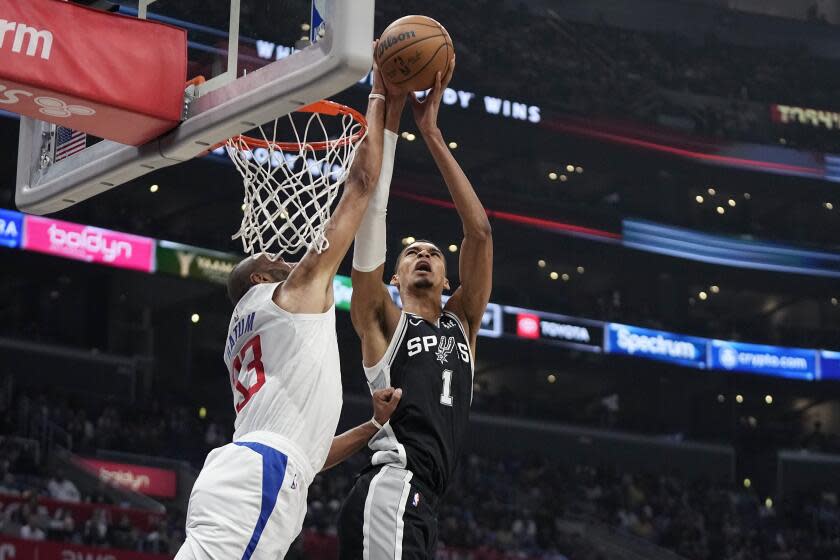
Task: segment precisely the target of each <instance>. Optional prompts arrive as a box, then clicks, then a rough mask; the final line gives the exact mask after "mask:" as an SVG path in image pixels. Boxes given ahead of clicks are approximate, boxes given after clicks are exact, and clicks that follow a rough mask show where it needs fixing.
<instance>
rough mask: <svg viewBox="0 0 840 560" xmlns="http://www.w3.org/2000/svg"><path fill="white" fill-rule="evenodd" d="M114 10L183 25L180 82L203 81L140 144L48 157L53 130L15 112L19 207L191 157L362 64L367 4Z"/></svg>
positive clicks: (308, 98)
mask: <svg viewBox="0 0 840 560" xmlns="http://www.w3.org/2000/svg"><path fill="white" fill-rule="evenodd" d="M119 8H120V13H122V14H123V15H128V16H131V17H144V18H148V19H151V20H157V21H162V22H164V23H168V24H170V25H175V26H178V27H183V28H184V29H186V30H187V38H188V58H189V62H188V76H187V78H188V79H189V78H193V77H196V76H198V75H201V76H203V77H204V79H205V81H204V82H203V83H200V84H198V85H196V86H194V87H190V88H188V89H187V92H186V93H185V105H184V118H183V120H182V122H181V124H180V126H178V127H176V128H175V129H174V130H172V131H170V132H168V133H166V134H164V135H163V136H161V137H159V138H156V139H155V140H153V141H151V142H148V143H146V144H144V145H142V146H127V145H123V144H119V143H116V142H112V141H109V140H103V141H100V142H97V143H94V144H92V145H89V146H88V147H87V148H85V149H84V150H82V151H80V152H78V153H75V154H73V155H71V156H69V157H66V158H64V159H61V160H60V161H58V162H54V158H53V154H54V151H55V138H56V129H55V126H54V125H51V124H49V123H46V122H43V121H39V120H36V119H31V118H27V117H21V127H20V138H19V143H18V171H17V185H16V197H15V201H16V204H17V206H18V207H19V208H20V209H21V210H24V211H26V212H29V213H33V214H47V213H50V212H55V211H58V210H61V209H63V208H66V207H68V206H70V205H73V204H76V203H78V202H80V201H82V200H86V199H88V198H90V197H92V196H95V195H96V194H99V193H101V192H103V191H105V190H108V189H111V188H113V187H115V186H117V185H120V184H123V183H125V182H128V181H130V180H132V179H135V178H137V177H140V176H142V175H145V174H147V173H150V172H152V171H154V170H156V169H159V168H162V167H166V166H170V165H175V164H177V163H180V162H182V161H186V160H189V159H192V158H194V157H196V156H198V155H200V154H202V153H204V152H206V151H207V150H208V149H209V148H211V147H212V146H215V145H218V144H219V143H220V142H223V141H225V140H226V139H228V138H230V137H232V136H236V135H238V134H240V133H243V132H245V131H248V130H251V129H253V128H254V127H255V126H256V125H260V124H263V123H266V122H269V121H272V120H273V119H275V118H276V117H279V116H282V115H285V114H288V113H290V112H292V111H294V110H295V109H297V108H299V107H301V106H304V105H308V104H310V103H312V102H314V101H318V100H320V99H324V98H328V97H330V96H331V95H334V94H336V93H338V92H340V91H342V90H343V89H345V88H347V87H349V86H350V85H352V84H354V83H355V82H357V81H358V80H359V79H360V78H362V77H363V76H364V75H365V74H366V73H367V72H368V71H369V70H370V66H371V54H372V53H371V41H372V39H373V9H374V0H353V1H352V2H347V1H344V0H315V2H314V3H313V2H311V1H308V0H219V1H218V2H203V1H201V0H130V1H126V2H120V5H119ZM313 21H314V23H315V25H314V26H313V25H312V23H313ZM310 35H313V36H315V38H316V39H318V40H317V41H315V42H311V41H310V40H309V39H310ZM84 40H89V39H87V38H85V39H84ZM103 48H107V46H103ZM185 86H186V84H185ZM88 143H89V144H91V142H90V141H89V142H88Z"/></svg>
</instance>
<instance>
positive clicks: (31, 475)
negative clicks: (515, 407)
mask: <svg viewBox="0 0 840 560" xmlns="http://www.w3.org/2000/svg"><path fill="white" fill-rule="evenodd" d="M27 400H28V401H29V402H30V403H37V407H38V410H40V411H41V412H42V413H45V414H46V415H47V417H48V418H50V419H51V421H53V422H62V423H64V425H65V427H66V429H67V431H68V433H71V434H74V435H73V438H74V441H78V442H79V445H80V446H81V447H80V449H85V450H87V451H93V450H95V449H101V448H104V449H120V448H121V447H122V446H123V445H124V444H125V441H124V440H126V439H127V440H129V441H131V442H132V450H133V451H139V452H146V453H149V454H152V455H162V456H166V457H173V456H175V455H170V453H171V452H172V451H173V450H175V449H176V448H178V447H179V446H182V445H184V444H185V443H186V441H187V440H188V439H198V440H200V441H201V445H199V446H197V447H196V451H200V452H201V453H203V452H204V451H206V450H207V449H210V448H212V447H215V446H217V445H221V444H223V443H224V442H226V441H228V439H229V437H230V432H229V431H227V430H225V429H224V428H221V427H219V425H218V424H216V423H214V422H206V421H205V422H200V421H198V420H193V419H192V417H191V415H189V414H187V413H186V409H185V411H184V412H179V411H178V409H177V407H167V408H168V409H171V414H162V415H160V417H161V420H160V425H159V426H156V427H155V428H148V429H149V430H150V432H149V434H146V435H144V436H143V437H141V438H137V437H133V436H136V434H137V433H139V431H140V424H141V423H142V422H141V419H145V420H146V421H147V423H148V418H149V417H150V416H149V415H148V413H141V412H140V410H139V409H136V410H135V409H133V408H132V407H121V408H119V409H118V408H117V407H114V406H104V407H102V408H101V409H99V413H98V414H95V413H92V414H90V416H89V418H92V419H93V420H88V419H87V418H88V416H83V417H81V418H79V417H78V416H77V415H78V414H80V412H79V411H78V410H76V412H75V413H71V410H73V407H71V406H70V405H69V404H68V403H66V402H63V401H60V400H59V404H57V405H56V404H54V401H53V400H50V399H47V398H46V397H44V396H39V397H34V398H32V397H23V396H22V397H20V398H17V399H16V402H17V403H18V404H19V405H20V403H21V402H26V401H27ZM23 406H24V407H26V406H30V405H26V404H25V405H23ZM6 412H8V411H6ZM18 412H20V411H18ZM20 419H21V417H20V416H19V417H18V418H15V419H12V420H8V419H7V421H5V422H4V427H5V428H9V429H10V430H12V432H15V431H18V430H17V426H16V422H17V421H19V420H20ZM604 421H605V422H608V424H611V423H613V422H614V421H615V419H614V418H612V417H610V418H606V417H605V418H604ZM74 423H75V424H78V425H79V426H78V427H73V424H74ZM100 432H101V433H100ZM121 438H122V440H121ZM155 438H161V439H162V440H167V438H169V443H170V444H171V447H167V443H166V442H165V441H164V442H160V441H155ZM27 441H30V440H23V443H21V441H19V440H14V439H10V438H7V439H5V440H3V443H2V444H1V445H0V532H2V533H3V534H6V535H12V536H16V537H18V538H25V539H35V540H37V539H50V540H62V541H67V542H73V543H79V544H86V545H92V546H103V547H110V548H121V549H129V550H139V551H146V552H156V553H163V554H171V553H173V552H174V551H175V550H177V547H178V546H179V544H180V542H181V540H182V539H183V532H182V531H183V525H182V522H183V521H182V518H181V519H179V517H178V516H177V515H175V513H174V512H173V513H172V514H170V515H169V516H168V517H162V518H161V519H160V520H159V522H158V523H157V525H156V526H153V527H149V528H147V530H145V531H144V530H141V529H139V528H138V527H136V526H133V525H132V523H131V521H130V520H129V518H128V517H127V516H124V515H120V514H119V509H115V506H114V505H112V504H111V505H109V503H108V502H109V499H108V498H107V496H106V495H105V494H104V493H97V494H94V495H85V494H84V493H82V492H80V491H79V489H78V488H77V487H76V485H75V484H74V483H73V482H72V481H70V480H68V479H67V478H66V477H64V476H63V475H62V473H60V472H56V471H50V470H48V469H46V467H45V464H46V462H45V461H44V458H43V457H40V456H39V454H40V453H41V450H40V449H41V448H40V447H39V446H38V445H37V444H35V445H32V444H31V443H27ZM802 445H803V447H806V448H808V449H811V450H814V451H830V450H831V449H832V448H833V447H832V445H833V442H832V438H831V437H830V436H829V435H827V434H824V433H823V432H822V430H821V426H816V427H815V428H814V430H813V431H812V432H811V433H809V434H807V435H806V436H805V437H804V438H803V440H802ZM365 461H366V457H365V456H364V455H363V454H360V455H357V456H356V457H355V458H354V459H352V460H351V461H349V462H347V463H345V464H343V465H340V466H338V467H336V468H334V469H332V470H330V471H328V472H327V473H324V474H322V475H320V476H318V477H317V478H316V481H315V483H314V484H313V486H312V487H311V489H310V494H309V511H308V514H307V518H306V522H305V526H304V527H305V529H306V534H307V536H308V539H309V540H307V539H305V538H302V539H300V540H299V541H298V543H297V544H296V545H295V549H294V551H293V556H290V558H295V557H299V558H304V557H310V556H307V555H305V554H304V551H305V547H306V546H315V545H313V544H312V543H313V542H320V543H321V544H323V543H324V542H327V543H329V546H328V547H327V549H328V550H332V549H333V548H334V546H335V540H334V536H335V534H336V519H337V515H338V511H339V509H340V507H341V503H342V500H343V498H344V496H346V495H347V493H348V491H349V489H350V487H351V485H352V484H353V480H354V476H355V474H356V473H357V472H358V471H359V470H360V469H361V468H362V467H363V465H364V464H365ZM194 464H195V465H196V466H198V465H200V461H196V462H194ZM4 497H5V498H4ZM10 497H24V498H25V499H24V500H11V499H10ZM45 499H48V500H53V501H55V502H58V503H60V504H67V506H66V507H49V508H48V507H46V505H44V503H43V501H44V500H45ZM76 503H82V504H85V503H92V504H101V505H102V507H101V508H98V509H95V510H94V512H93V513H92V515H90V516H89V517H88V518H86V519H84V520H79V519H76V518H75V517H74V514H73V511H72V508H71V507H70V505H72V504H76ZM570 521H573V522H582V523H583V524H584V526H585V524H586V523H600V524H602V525H604V526H610V527H613V528H615V529H616V530H617V531H618V532H619V533H620V534H621V533H623V534H625V535H627V536H628V537H632V538H637V539H646V540H648V541H650V542H652V543H655V544H656V545H659V546H661V547H664V548H666V549H670V550H673V551H675V552H676V553H678V554H680V555H682V556H684V557H686V558H690V559H692V560H695V559H696V560H706V559H708V560H712V559H715V560H717V559H723V560H753V559H755V560H758V559H762V560H764V559H767V560H794V559H796V560H809V559H813V560H817V559H822V558H832V557H833V556H832V555H837V554H840V505H838V496H837V494H834V493H832V492H823V493H817V494H810V495H807V496H806V497H805V498H803V499H797V500H795V501H794V500H789V501H781V503H778V504H773V505H769V504H767V503H765V501H764V497H763V496H759V495H758V494H757V493H755V492H753V491H751V490H748V489H744V488H736V487H734V486H732V485H730V484H724V483H715V482H710V481H705V482H702V481H701V482H690V481H688V480H687V479H685V478H683V477H680V476H679V475H678V474H677V473H674V474H672V475H653V474H647V475H631V474H629V473H626V472H624V473H623V472H618V471H615V470H612V469H608V468H593V467H584V466H577V467H573V468H570V467H568V466H565V465H564V464H560V463H558V462H555V461H550V460H546V459H544V458H539V457H525V456H522V457H518V458H514V457H503V458H491V457H485V456H480V455H475V454H471V455H469V456H467V457H465V458H464V459H463V461H462V464H461V466H460V468H459V470H458V472H457V474H456V478H455V480H454V481H453V483H452V485H451V487H450V491H449V493H448V495H447V496H446V498H445V499H444V500H443V501H442V503H441V506H440V517H439V526H438V531H439V537H440V542H441V546H445V547H446V548H447V550H470V551H475V552H474V553H473V558H475V559H476V560H477V559H486V560H501V559H507V558H513V557H517V558H529V559H532V560H564V559H569V560H580V559H583V560H600V559H606V558H608V557H609V556H608V555H605V554H604V553H602V552H599V551H598V549H597V547H596V546H595V545H593V543H592V542H591V541H590V540H588V539H587V538H586V535H585V531H584V532H581V531H579V530H575V529H570ZM307 543H308V544H307ZM294 555H297V556H294ZM327 557H328V555H327ZM838 557H840V556H838Z"/></svg>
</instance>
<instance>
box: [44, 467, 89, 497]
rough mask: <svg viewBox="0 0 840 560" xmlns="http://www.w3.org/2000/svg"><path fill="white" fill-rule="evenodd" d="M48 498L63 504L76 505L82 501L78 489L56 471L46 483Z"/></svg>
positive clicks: (61, 473)
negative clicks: (71, 503) (70, 503)
mask: <svg viewBox="0 0 840 560" xmlns="http://www.w3.org/2000/svg"><path fill="white" fill-rule="evenodd" d="M47 490H49V493H50V497H51V498H53V499H56V500H61V501H64V502H73V503H78V502H80V501H81V499H82V495H81V494H80V493H79V489H78V488H76V485H75V484H73V482H72V481H71V480H68V479H67V477H65V476H64V473H63V472H62V471H56V472H55V474H54V475H53V476H52V477H51V478H50V481H49V482H48V483H47Z"/></svg>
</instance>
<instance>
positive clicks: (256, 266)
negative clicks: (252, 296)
mask: <svg viewBox="0 0 840 560" xmlns="http://www.w3.org/2000/svg"><path fill="white" fill-rule="evenodd" d="M263 265H264V261H262V260H259V259H253V258H251V257H246V258H245V259H243V260H242V262H240V263H239V264H238V265H236V266H235V267H234V269H233V270H231V271H230V274H229V275H228V281H227V295H228V299H229V300H230V302H231V303H232V304H233V305H234V306H236V304H237V303H239V300H240V299H242V296H244V295H245V294H246V293H248V290H250V289H251V287H252V286H254V283H253V282H251V274H252V273H254V272H265V273H267V274H268V275H269V276H271V278H272V279H273V280H274V281H275V282H283V281H284V280H286V278H288V277H289V272H290V271H287V270H280V269H277V268H271V267H266V266H263Z"/></svg>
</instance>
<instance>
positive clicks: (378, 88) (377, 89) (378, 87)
mask: <svg viewBox="0 0 840 560" xmlns="http://www.w3.org/2000/svg"><path fill="white" fill-rule="evenodd" d="M377 43H379V41H374V42H373V52H376V44H377ZM371 93H378V94H380V95H385V94H386V93H388V92H387V91H386V89H385V79H384V78H383V77H382V73H381V72H379V66H377V64H376V58H375V57H374V59H373V87H372V89H371Z"/></svg>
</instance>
